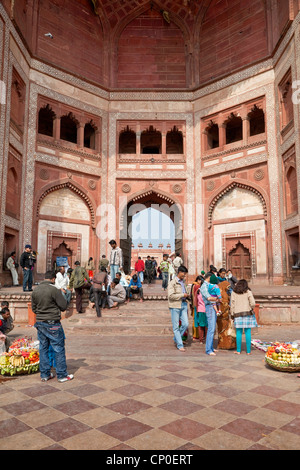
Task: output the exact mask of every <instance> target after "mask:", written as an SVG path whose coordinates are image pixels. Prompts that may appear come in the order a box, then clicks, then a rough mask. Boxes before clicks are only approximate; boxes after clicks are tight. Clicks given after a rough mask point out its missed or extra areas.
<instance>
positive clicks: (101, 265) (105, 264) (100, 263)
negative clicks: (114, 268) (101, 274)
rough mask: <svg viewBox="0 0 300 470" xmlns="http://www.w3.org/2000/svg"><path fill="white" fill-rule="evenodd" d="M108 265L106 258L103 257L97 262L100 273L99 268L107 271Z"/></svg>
mask: <svg viewBox="0 0 300 470" xmlns="http://www.w3.org/2000/svg"><path fill="white" fill-rule="evenodd" d="M108 265H109V261H108V259H107V258H106V256H105V255H102V257H101V258H100V261H99V270H100V271H101V268H102V267H103V268H105V269H106V271H107V269H108Z"/></svg>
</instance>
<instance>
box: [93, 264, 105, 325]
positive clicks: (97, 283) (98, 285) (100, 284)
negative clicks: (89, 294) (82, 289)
mask: <svg viewBox="0 0 300 470" xmlns="http://www.w3.org/2000/svg"><path fill="white" fill-rule="evenodd" d="M107 283H108V277H107V272H106V269H105V268H104V266H102V268H101V270H100V272H98V273H96V274H95V275H94V277H93V279H92V284H93V286H92V289H91V290H92V291H93V294H94V301H95V307H96V312H97V317H101V307H102V305H105V299H106V295H107Z"/></svg>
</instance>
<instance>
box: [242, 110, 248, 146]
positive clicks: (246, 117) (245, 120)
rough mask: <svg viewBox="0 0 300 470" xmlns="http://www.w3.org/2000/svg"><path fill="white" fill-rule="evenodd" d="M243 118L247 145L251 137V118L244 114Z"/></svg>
mask: <svg viewBox="0 0 300 470" xmlns="http://www.w3.org/2000/svg"><path fill="white" fill-rule="evenodd" d="M242 119H243V142H244V144H245V145H247V143H248V140H249V137H250V120H249V117H248V116H242Z"/></svg>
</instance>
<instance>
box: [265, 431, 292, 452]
mask: <svg viewBox="0 0 300 470" xmlns="http://www.w3.org/2000/svg"><path fill="white" fill-rule="evenodd" d="M259 444H261V445H263V446H266V447H271V448H272V449H275V450H300V439H299V434H294V433H291V432H287V431H284V430H282V429H277V430H276V431H274V432H272V433H271V434H269V435H268V436H266V437H264V438H263V439H261V440H260V441H259Z"/></svg>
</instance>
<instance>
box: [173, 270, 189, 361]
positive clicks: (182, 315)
mask: <svg viewBox="0 0 300 470" xmlns="http://www.w3.org/2000/svg"><path fill="white" fill-rule="evenodd" d="M187 272H188V270H187V268H186V267H185V266H180V267H179V268H178V273H177V276H175V277H174V279H172V281H171V282H170V284H169V286H168V303H169V309H170V312H171V319H172V327H173V332H174V341H175V344H176V347H177V349H178V350H179V351H181V352H184V351H185V349H184V347H183V342H182V336H183V335H184V333H185V332H186V330H187V328H188V326H189V320H188V302H187V301H188V297H189V294H188V293H187V288H186V283H185V278H186V275H187ZM179 322H181V325H180V326H179Z"/></svg>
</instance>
